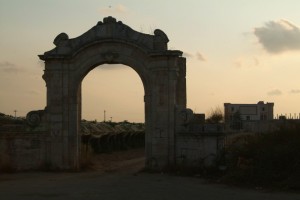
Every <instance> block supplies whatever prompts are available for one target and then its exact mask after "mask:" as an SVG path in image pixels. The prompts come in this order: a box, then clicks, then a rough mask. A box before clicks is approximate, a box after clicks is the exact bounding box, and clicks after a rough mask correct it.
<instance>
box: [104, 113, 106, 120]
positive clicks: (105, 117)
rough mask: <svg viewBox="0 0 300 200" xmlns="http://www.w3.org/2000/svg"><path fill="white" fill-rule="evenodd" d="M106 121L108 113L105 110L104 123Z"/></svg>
mask: <svg viewBox="0 0 300 200" xmlns="http://www.w3.org/2000/svg"><path fill="white" fill-rule="evenodd" d="M105 121H106V111H105V110H104V122H105Z"/></svg>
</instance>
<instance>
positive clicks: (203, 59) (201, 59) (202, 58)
mask: <svg viewBox="0 0 300 200" xmlns="http://www.w3.org/2000/svg"><path fill="white" fill-rule="evenodd" d="M196 56H197V59H198V60H200V61H206V59H205V58H204V56H203V55H202V54H201V53H199V52H197V53H196Z"/></svg>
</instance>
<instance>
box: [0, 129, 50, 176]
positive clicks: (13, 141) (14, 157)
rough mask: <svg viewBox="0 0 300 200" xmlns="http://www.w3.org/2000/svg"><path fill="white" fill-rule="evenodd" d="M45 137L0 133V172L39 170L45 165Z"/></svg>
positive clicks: (41, 135) (42, 135)
mask: <svg viewBox="0 0 300 200" xmlns="http://www.w3.org/2000/svg"><path fill="white" fill-rule="evenodd" d="M45 138H46V137H45V135H44V134H41V133H34V134H33V133H1V135H0V171H4V172H12V171H23V170H32V169H41V168H43V167H44V165H45V142H46V140H45Z"/></svg>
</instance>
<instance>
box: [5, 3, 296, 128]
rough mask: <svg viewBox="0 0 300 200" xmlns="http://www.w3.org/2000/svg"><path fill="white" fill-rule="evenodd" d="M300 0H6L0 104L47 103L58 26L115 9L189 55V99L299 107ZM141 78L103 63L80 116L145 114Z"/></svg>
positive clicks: (200, 103) (135, 117)
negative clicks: (47, 56) (49, 59)
mask: <svg viewBox="0 0 300 200" xmlns="http://www.w3.org/2000/svg"><path fill="white" fill-rule="evenodd" d="M299 8H300V1H299V0H251V1H249V0H206V1H204V0H185V1H174V0H172V1H171V0H164V1H162V0H151V1H150V0H149V1H148V0H143V1H141V0H123V1H115V0H109V1H108V0H26V1H25V0H24V1H22V0H0V112H3V113H6V114H10V115H14V110H17V115H18V116H25V115H26V113H28V112H29V111H31V110H38V109H44V107H45V106H46V86H45V82H44V80H43V79H42V74H43V69H44V64H43V62H42V61H40V60H39V58H38V56H37V55H39V54H43V53H44V52H45V51H48V50H51V49H52V48H54V44H53V40H54V38H55V37H56V36H57V35H58V34H59V33H61V32H65V33H67V34H68V35H69V37H70V38H74V37H77V36H79V35H81V34H83V33H84V32H86V31H87V30H89V29H90V28H91V27H93V26H94V25H96V24H97V22H98V21H103V18H104V17H107V16H113V17H115V18H116V19H117V20H118V21H122V22H123V23H124V24H127V25H128V26H130V27H131V28H133V29H134V30H136V31H139V32H143V33H148V34H152V33H153V31H154V30H155V29H157V28H158V29H161V30H163V31H164V32H165V33H166V34H167V35H168V37H169V40H170V42H169V49H172V50H181V51H183V52H184V56H185V57H186V58H187V97H188V99H187V100H188V102H187V106H188V107H189V108H191V109H193V110H194V112H196V113H207V112H209V111H210V109H211V108H215V107H217V106H219V107H221V108H223V103H225V102H228V103H257V102H258V101H265V102H274V103H275V106H274V113H275V115H277V114H289V113H292V115H294V113H297V115H298V114H299V113H300V11H299ZM143 95H144V94H143V85H142V82H141V80H140V78H139V76H138V75H137V73H136V72H134V71H133V70H132V69H131V68H130V67H128V66H122V65H102V66H99V67H97V68H96V69H94V70H93V71H91V72H90V73H89V74H88V75H87V76H86V77H85V79H84V81H83V118H85V119H89V120H94V119H97V120H98V121H102V120H103V111H104V110H106V116H107V119H109V118H110V117H112V119H113V121H123V120H128V121H136V122H141V121H144V108H143V107H144V102H143Z"/></svg>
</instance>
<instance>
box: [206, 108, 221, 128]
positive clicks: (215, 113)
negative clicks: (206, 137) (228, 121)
mask: <svg viewBox="0 0 300 200" xmlns="http://www.w3.org/2000/svg"><path fill="white" fill-rule="evenodd" d="M223 119H224V114H223V111H222V109H221V108H220V107H216V108H215V109H211V110H210V112H209V114H208V117H207V119H206V122H207V123H211V124H217V123H221V122H222V121H223Z"/></svg>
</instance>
